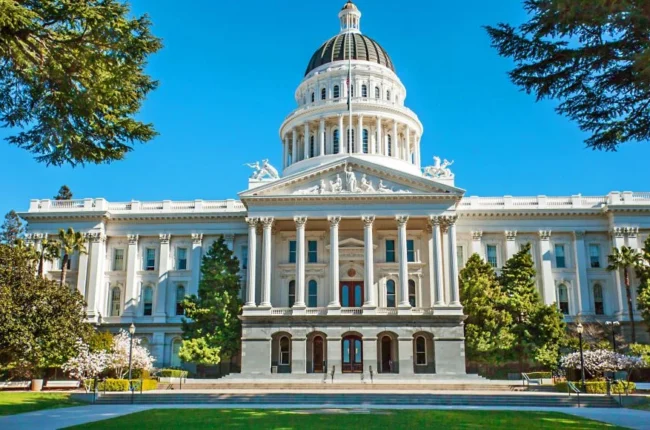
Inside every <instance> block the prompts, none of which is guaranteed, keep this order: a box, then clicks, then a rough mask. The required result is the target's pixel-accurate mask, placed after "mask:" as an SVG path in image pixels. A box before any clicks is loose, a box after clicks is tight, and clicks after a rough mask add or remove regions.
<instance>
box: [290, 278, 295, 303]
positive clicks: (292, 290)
mask: <svg viewBox="0 0 650 430" xmlns="http://www.w3.org/2000/svg"><path fill="white" fill-rule="evenodd" d="M294 303H296V281H289V307H292V306H293V305H294Z"/></svg>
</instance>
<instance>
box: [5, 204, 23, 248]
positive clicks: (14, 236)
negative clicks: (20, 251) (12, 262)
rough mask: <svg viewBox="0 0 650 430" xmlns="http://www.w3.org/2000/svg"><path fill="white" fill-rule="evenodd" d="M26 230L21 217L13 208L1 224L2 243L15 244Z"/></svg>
mask: <svg viewBox="0 0 650 430" xmlns="http://www.w3.org/2000/svg"><path fill="white" fill-rule="evenodd" d="M24 232H25V229H24V228H23V223H22V221H21V220H20V217H19V216H18V214H17V213H16V211H14V210H13V209H12V210H10V211H9V212H7V214H6V215H5V220H4V222H3V223H2V226H0V243H5V244H7V245H13V244H14V242H16V240H18V239H19V238H20V237H21V236H22V234H23V233H24Z"/></svg>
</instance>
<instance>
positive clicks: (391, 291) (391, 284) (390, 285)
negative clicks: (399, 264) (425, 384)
mask: <svg viewBox="0 0 650 430" xmlns="http://www.w3.org/2000/svg"><path fill="white" fill-rule="evenodd" d="M386 307H388V308H394V307H395V281H393V280H392V279H389V280H388V281H387V282H386Z"/></svg>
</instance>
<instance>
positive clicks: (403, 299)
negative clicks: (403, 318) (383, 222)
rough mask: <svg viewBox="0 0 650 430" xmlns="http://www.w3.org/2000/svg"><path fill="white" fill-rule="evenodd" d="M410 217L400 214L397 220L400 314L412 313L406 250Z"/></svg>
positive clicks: (398, 310)
mask: <svg viewBox="0 0 650 430" xmlns="http://www.w3.org/2000/svg"><path fill="white" fill-rule="evenodd" d="M408 219H409V217H408V216H403V215H398V216H397V217H395V220H396V221H397V242H398V247H397V250H398V257H397V258H398V263H399V305H398V306H397V312H398V314H405V315H408V314H410V313H411V304H410V303H409V285H408V258H407V251H406V223H407V222H408Z"/></svg>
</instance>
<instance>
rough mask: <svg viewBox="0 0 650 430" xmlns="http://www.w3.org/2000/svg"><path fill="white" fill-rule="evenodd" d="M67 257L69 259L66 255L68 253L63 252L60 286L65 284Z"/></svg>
mask: <svg viewBox="0 0 650 430" xmlns="http://www.w3.org/2000/svg"><path fill="white" fill-rule="evenodd" d="M69 259H70V257H69V256H68V254H63V262H62V263H63V265H62V267H61V286H63V284H65V277H66V275H67V274H68V260H69Z"/></svg>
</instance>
